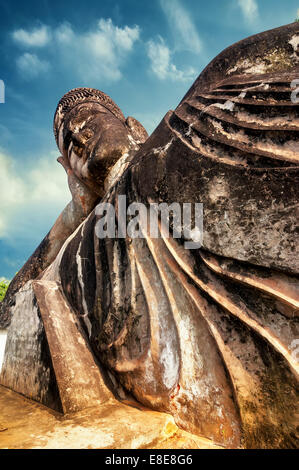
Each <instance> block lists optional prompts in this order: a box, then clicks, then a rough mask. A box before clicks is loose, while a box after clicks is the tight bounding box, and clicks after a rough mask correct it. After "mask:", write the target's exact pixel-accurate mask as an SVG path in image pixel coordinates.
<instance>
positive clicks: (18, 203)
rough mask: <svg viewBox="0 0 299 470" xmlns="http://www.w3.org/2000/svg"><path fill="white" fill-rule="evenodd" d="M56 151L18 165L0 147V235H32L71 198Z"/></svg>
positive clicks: (42, 232) (17, 236) (44, 229)
mask: <svg viewBox="0 0 299 470" xmlns="http://www.w3.org/2000/svg"><path fill="white" fill-rule="evenodd" d="M56 157H57V152H56V151H52V152H50V153H49V155H48V156H47V157H44V158H39V159H37V160H36V161H34V162H33V163H32V161H31V164H30V165H24V164H23V165H20V161H19V160H18V161H16V160H15V159H13V158H12V157H11V156H10V155H8V154H7V153H5V152H4V151H1V150H0V168H1V172H0V200H1V212H0V238H8V239H17V238H23V239H26V238H29V239H30V238H32V237H35V236H36V234H37V233H38V234H39V232H41V235H40V236H42V234H44V235H45V233H46V232H47V230H48V229H49V228H50V227H49V223H50V225H51V221H54V220H55V218H56V217H58V215H59V213H60V212H61V210H62V209H63V208H64V206H65V205H66V204H67V202H68V201H69V200H70V199H71V196H70V192H69V190H68V185H67V181H66V175H65V172H64V170H63V169H62V167H61V166H60V165H59V163H57V161H56Z"/></svg>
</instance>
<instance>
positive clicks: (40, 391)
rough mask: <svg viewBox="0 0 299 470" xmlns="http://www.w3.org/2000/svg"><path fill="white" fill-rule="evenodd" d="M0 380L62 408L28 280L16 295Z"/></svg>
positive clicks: (17, 390)
mask: <svg viewBox="0 0 299 470" xmlns="http://www.w3.org/2000/svg"><path fill="white" fill-rule="evenodd" d="M0 383H1V384H2V385H5V386H7V387H9V388H11V389H13V390H15V391H16V392H19V393H22V394H23V395H26V396H27V397H29V398H32V399H34V400H37V401H39V402H41V403H43V404H44V405H46V406H49V407H51V408H53V409H56V410H57V411H62V406H61V401H60V397H59V391H58V387H57V382H56V378H55V373H54V369H53V364H52V358H51V354H50V350H49V345H48V341H47V337H46V334H45V329H44V325H43V322H42V319H41V314H40V309H39V306H38V303H37V300H36V296H35V294H34V291H33V288H32V281H29V282H28V283H27V284H26V285H25V286H24V287H23V288H22V289H20V291H19V292H18V293H17V295H16V303H15V306H14V309H13V317H12V321H11V324H10V327H9V329H8V332H7V340H6V347H5V353H4V358H3V365H2V368H1V370H0Z"/></svg>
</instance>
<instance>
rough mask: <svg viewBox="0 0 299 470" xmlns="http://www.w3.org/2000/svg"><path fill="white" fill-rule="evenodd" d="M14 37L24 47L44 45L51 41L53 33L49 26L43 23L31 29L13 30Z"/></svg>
mask: <svg viewBox="0 0 299 470" xmlns="http://www.w3.org/2000/svg"><path fill="white" fill-rule="evenodd" d="M12 37H13V39H14V41H15V42H17V43H18V44H20V45H21V46H23V47H43V46H45V45H46V44H48V43H49V42H50V39H51V34H50V31H49V28H48V27H47V26H45V25H41V26H40V27H38V28H33V29H31V30H29V31H26V30H25V29H17V30H16V31H13V33H12Z"/></svg>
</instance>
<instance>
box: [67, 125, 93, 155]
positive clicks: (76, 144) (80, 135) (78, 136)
mask: <svg viewBox="0 0 299 470" xmlns="http://www.w3.org/2000/svg"><path fill="white" fill-rule="evenodd" d="M92 136H93V132H92V131H91V130H90V129H84V130H82V131H80V132H76V133H74V134H73V135H72V141H73V149H74V152H75V153H76V155H77V156H78V157H81V156H82V152H83V147H84V146H85V144H86V142H87V141H88V140H89V139H90V138H91V137H92Z"/></svg>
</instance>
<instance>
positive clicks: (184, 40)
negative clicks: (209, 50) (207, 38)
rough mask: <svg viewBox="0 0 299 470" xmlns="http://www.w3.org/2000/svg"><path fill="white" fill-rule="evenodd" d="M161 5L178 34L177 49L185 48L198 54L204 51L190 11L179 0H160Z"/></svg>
mask: <svg viewBox="0 0 299 470" xmlns="http://www.w3.org/2000/svg"><path fill="white" fill-rule="evenodd" d="M160 3H161V7H162V9H163V11H164V13H165V15H166V17H167V19H168V21H169V23H170V24H171V26H172V27H173V28H174V30H175V34H176V36H178V39H179V43H178V44H177V49H185V50H189V51H191V52H194V53H196V54H198V53H200V52H201V51H202V41H201V39H200V37H199V35H198V33H197V30H196V27H195V25H194V24H193V22H192V20H191V18H190V15H189V13H188V12H187V11H186V10H185V8H183V6H182V5H181V4H180V2H179V1H178V0H160Z"/></svg>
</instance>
